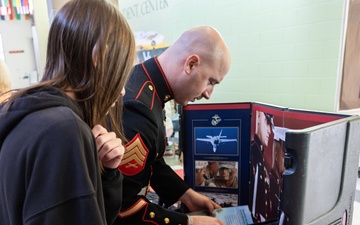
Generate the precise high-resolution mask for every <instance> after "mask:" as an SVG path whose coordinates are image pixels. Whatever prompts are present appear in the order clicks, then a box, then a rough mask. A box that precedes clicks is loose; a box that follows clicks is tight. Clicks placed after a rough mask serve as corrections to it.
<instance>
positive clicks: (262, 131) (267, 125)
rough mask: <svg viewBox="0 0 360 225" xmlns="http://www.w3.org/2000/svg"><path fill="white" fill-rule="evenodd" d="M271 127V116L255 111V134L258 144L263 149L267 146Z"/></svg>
mask: <svg viewBox="0 0 360 225" xmlns="http://www.w3.org/2000/svg"><path fill="white" fill-rule="evenodd" d="M272 127H273V116H272V115H270V114H268V113H264V112H260V111H256V128H255V134H256V135H257V136H258V137H259V139H260V142H261V144H262V145H264V146H265V147H267V146H268V144H269V136H270V134H271V129H272Z"/></svg>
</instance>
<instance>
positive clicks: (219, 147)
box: [194, 127, 239, 155]
mask: <svg viewBox="0 0 360 225" xmlns="http://www.w3.org/2000/svg"><path fill="white" fill-rule="evenodd" d="M194 133H195V137H194V138H195V154H196V155H216V154H218V155H238V152H239V149H238V146H239V143H238V142H239V140H238V139H239V138H238V136H239V129H238V128H237V127H222V128H219V127H196V128H195V132H194Z"/></svg>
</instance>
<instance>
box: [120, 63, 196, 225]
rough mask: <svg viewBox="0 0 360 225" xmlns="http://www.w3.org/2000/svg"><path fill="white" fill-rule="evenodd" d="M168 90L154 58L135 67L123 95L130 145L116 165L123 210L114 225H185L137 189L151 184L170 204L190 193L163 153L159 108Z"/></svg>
mask: <svg viewBox="0 0 360 225" xmlns="http://www.w3.org/2000/svg"><path fill="white" fill-rule="evenodd" d="M170 99H172V93H171V89H170V87H169V84H168V83H167V80H166V78H165V75H164V73H163V71H162V69H161V67H160V65H159V63H158V62H157V60H156V58H151V59H149V60H147V61H145V62H144V63H142V64H138V65H136V66H135V67H134V69H133V72H132V74H131V76H130V78H129V81H128V83H127V86H126V95H125V96H124V115H123V121H124V130H125V135H126V138H127V139H128V140H129V143H128V144H127V145H126V152H125V155H124V158H123V160H122V162H121V165H120V167H119V168H120V170H121V172H122V173H123V174H124V184H123V192H124V196H123V203H124V204H123V206H122V209H121V210H122V211H121V213H120V214H119V217H118V219H117V221H116V224H123V225H125V224H131V225H133V224H146V223H149V224H176V225H178V224H186V223H187V216H186V215H185V214H182V213H178V212H175V211H171V210H168V209H165V208H162V207H159V206H158V205H157V204H156V203H152V202H150V201H149V200H148V199H147V198H146V197H145V195H146V192H143V193H142V194H139V192H140V191H141V189H143V188H144V187H145V188H148V185H149V184H150V185H151V187H152V188H153V189H154V190H155V192H156V193H157V194H158V195H159V197H160V199H161V200H162V201H163V202H164V203H165V204H166V205H168V206H170V205H172V204H173V203H175V202H176V201H178V199H179V198H180V197H181V196H182V195H183V194H184V193H185V192H186V191H187V190H188V189H189V186H188V185H187V184H186V183H185V181H184V180H182V179H181V178H180V177H179V176H178V175H177V174H176V173H175V172H174V171H173V170H172V168H171V167H170V166H168V165H167V164H166V163H165V161H164V159H163V155H164V152H165V148H166V136H165V126H164V116H163V108H164V104H165V102H166V101H168V100H170Z"/></svg>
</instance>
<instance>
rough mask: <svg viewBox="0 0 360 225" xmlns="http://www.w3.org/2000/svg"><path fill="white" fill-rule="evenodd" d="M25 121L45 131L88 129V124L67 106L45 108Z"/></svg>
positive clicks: (30, 115)
mask: <svg viewBox="0 0 360 225" xmlns="http://www.w3.org/2000/svg"><path fill="white" fill-rule="evenodd" d="M24 120H25V122H26V123H30V124H32V125H33V126H34V127H38V128H39V129H44V130H46V129H56V130H65V129H66V130H78V129H83V128H84V127H87V125H86V123H85V122H84V121H83V120H82V119H81V118H80V117H79V116H78V115H77V114H76V113H75V112H74V111H73V110H71V109H70V108H68V107H66V106H57V107H50V108H44V109H42V110H38V111H35V112H33V113H31V114H29V115H28V116H27V117H26V118H24Z"/></svg>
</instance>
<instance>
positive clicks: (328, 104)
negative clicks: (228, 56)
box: [34, 0, 347, 111]
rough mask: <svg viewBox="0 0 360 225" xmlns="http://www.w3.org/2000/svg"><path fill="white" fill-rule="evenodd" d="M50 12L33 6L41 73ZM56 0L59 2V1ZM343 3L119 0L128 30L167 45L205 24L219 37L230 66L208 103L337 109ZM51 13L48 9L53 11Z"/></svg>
mask: <svg viewBox="0 0 360 225" xmlns="http://www.w3.org/2000/svg"><path fill="white" fill-rule="evenodd" d="M66 1H67V0H57V1H51V0H47V2H48V4H49V5H51V4H50V2H54V4H53V5H52V6H50V9H48V4H46V3H45V1H43V0H34V17H35V26H36V30H37V34H38V39H39V52H40V55H41V67H42V68H43V67H44V63H45V59H46V45H47V35H48V29H49V24H50V23H49V14H51V13H52V12H54V11H57V9H58V8H59V7H60V6H61V4H64V3H65V2H66ZM59 2H60V3H59ZM346 2H347V1H342V0H319V1H313V0H226V1H218V0H197V1H191V0H119V8H120V10H121V11H122V12H123V13H124V15H125V16H126V18H127V19H128V21H129V23H130V25H131V27H132V29H133V31H134V32H137V31H156V32H158V33H160V34H162V35H163V36H164V42H166V43H169V44H171V43H173V42H174V41H175V40H176V38H177V37H178V36H179V35H180V34H181V32H182V31H184V30H185V29H188V28H190V27H192V26H196V25H201V24H208V25H212V26H214V27H215V28H217V29H218V30H219V31H220V33H221V34H222V35H223V37H224V39H225V41H226V42H227V44H228V46H229V48H230V50H231V53H232V66H231V69H230V71H229V73H228V75H227V76H226V78H225V79H224V81H223V82H222V83H221V84H220V85H218V86H217V87H216V88H215V91H214V93H213V96H212V98H211V100H209V101H207V100H203V101H200V102H204V103H205V102H211V103H213V102H245V101H260V102H265V103H268V104H275V105H280V106H287V107H293V108H303V109H314V110H323V111H337V106H338V101H339V100H338V99H339V96H338V95H339V88H340V82H341V72H339V71H341V69H342V55H343V53H342V51H343V50H342V49H343V44H342V43H343V39H344V37H343V36H344V35H343V34H344V33H345V32H344V28H343V27H344V24H345V23H346V19H345V18H344V17H345V15H346V13H345V12H346ZM51 8H52V9H51Z"/></svg>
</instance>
